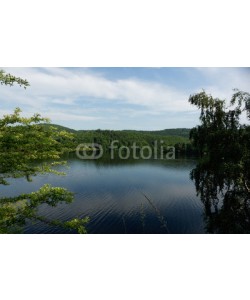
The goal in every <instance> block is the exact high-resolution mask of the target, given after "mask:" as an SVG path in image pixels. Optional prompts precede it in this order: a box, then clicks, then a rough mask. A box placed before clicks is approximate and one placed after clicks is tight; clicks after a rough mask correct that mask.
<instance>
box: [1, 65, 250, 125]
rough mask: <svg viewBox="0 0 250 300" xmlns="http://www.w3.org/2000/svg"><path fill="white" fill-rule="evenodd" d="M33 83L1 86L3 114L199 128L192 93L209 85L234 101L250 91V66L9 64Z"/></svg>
mask: <svg viewBox="0 0 250 300" xmlns="http://www.w3.org/2000/svg"><path fill="white" fill-rule="evenodd" d="M4 70H5V71H6V72H10V73H11V74H13V75H16V76H20V77H22V78H26V79H27V80H28V81H29V82H30V87H29V88H27V89H26V90H25V89H23V88H20V87H18V86H14V87H4V86H1V87H0V100H1V102H0V103H1V104H0V107H1V109H0V116H2V115H4V114H8V113H11V112H12V111H13V109H14V108H15V107H20V108H21V109H22V111H23V114H24V115H25V116H30V115H32V114H33V113H40V114H41V115H42V116H44V117H49V118H50V119H51V122H52V123H56V124H60V125H64V126H68V127H70V128H74V129H98V128H100V129H138V130H159V129H165V128H178V127H188V128H190V127H193V126H195V125H196V124H198V122H199V120H198V118H199V112H198V111H197V110H196V109H195V107H192V106H191V105H190V104H189V103H188V98H189V96H190V94H193V93H196V92H199V91H201V90H202V89H205V91H206V92H207V93H210V94H211V95H212V96H214V97H219V98H223V99H228V100H230V97H231V95H232V89H233V88H238V89H241V90H244V91H248V92H249V91H250V88H249V87H250V68H4Z"/></svg>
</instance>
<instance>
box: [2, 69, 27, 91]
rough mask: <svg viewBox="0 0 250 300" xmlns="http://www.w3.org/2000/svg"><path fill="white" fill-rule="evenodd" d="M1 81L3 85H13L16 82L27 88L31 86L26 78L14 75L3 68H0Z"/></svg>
mask: <svg viewBox="0 0 250 300" xmlns="http://www.w3.org/2000/svg"><path fill="white" fill-rule="evenodd" d="M0 83H1V84H2V85H9V86H13V85H14V83H17V84H18V85H20V86H23V87H24V88H25V89H26V87H28V86H29V82H28V81H27V80H26V79H22V78H20V77H16V76H13V75H11V74H6V73H5V72H4V71H3V70H0Z"/></svg>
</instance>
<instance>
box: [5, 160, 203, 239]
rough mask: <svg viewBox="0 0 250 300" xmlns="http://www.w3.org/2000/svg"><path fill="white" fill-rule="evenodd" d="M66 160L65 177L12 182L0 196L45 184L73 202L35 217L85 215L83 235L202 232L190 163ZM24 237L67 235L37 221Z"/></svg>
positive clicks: (200, 207)
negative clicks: (71, 195)
mask: <svg viewBox="0 0 250 300" xmlns="http://www.w3.org/2000/svg"><path fill="white" fill-rule="evenodd" d="M67 160H68V166H69V168H67V169H66V170H65V171H66V173H67V174H66V175H65V176H56V175H53V174H47V175H38V176H36V177H33V182H27V181H26V180H25V179H23V178H22V179H15V180H14V179H13V180H12V181H11V185H9V186H2V187H1V189H2V194H3V195H4V196H15V195H18V194H20V193H29V192H32V191H36V190H37V189H39V188H40V187H41V186H42V185H44V184H45V183H50V184H51V185H53V186H61V187H66V188H67V189H69V190H70V191H72V192H74V193H75V200H74V202H72V203H71V204H65V203H61V204H59V205H58V206H57V207H49V206H47V205H42V206H41V207H40V209H39V213H40V214H41V215H43V216H46V218H48V219H51V220H53V219H60V220H62V221H66V220H69V219H71V218H74V217H85V216H89V217H90V223H89V224H88V225H87V231H88V233H99V234H105V233H106V234H114V233H119V234H124V233H127V234H130V233H131V234H135V233H137V234H138V233H146V234H147V233H148V234H152V233H154V234H166V233H204V232H205V229H204V228H205V224H204V215H203V214H204V206H203V204H202V202H201V200H200V199H199V197H197V196H196V191H195V185H194V183H193V182H192V180H191V179H190V171H191V170H192V169H193V168H194V167H195V165H196V161H195V160H192V159H175V160H132V161H131V160H121V161H117V160H116V161H112V160H96V161H93V160H92V161H84V160H80V159H77V158H75V157H69V158H67ZM24 233H68V231H66V230H64V229H62V228H60V227H54V226H49V225H47V224H44V223H42V222H40V221H37V222H29V223H27V225H26V226H25V228H24Z"/></svg>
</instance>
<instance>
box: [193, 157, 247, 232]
mask: <svg viewBox="0 0 250 300" xmlns="http://www.w3.org/2000/svg"><path fill="white" fill-rule="evenodd" d="M191 179H192V180H193V181H194V182H195V186H196V191H197V194H198V195H199V196H200V198H201V201H202V202H203V203H204V214H205V219H206V230H207V232H208V233H250V191H249V183H250V177H249V176H248V174H246V173H245V172H244V170H243V169H242V168H241V166H240V165H236V164H232V163H224V162H222V163H219V162H217V163H211V162H209V161H207V162H204V161H203V162H200V163H199V164H198V165H197V166H196V168H194V169H193V170H192V171H191Z"/></svg>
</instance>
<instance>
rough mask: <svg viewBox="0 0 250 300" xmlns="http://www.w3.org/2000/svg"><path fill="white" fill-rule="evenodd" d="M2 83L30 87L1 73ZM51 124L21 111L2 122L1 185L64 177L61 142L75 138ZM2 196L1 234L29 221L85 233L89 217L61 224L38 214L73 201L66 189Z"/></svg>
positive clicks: (52, 188) (0, 210)
mask: <svg viewBox="0 0 250 300" xmlns="http://www.w3.org/2000/svg"><path fill="white" fill-rule="evenodd" d="M0 82H1V83H2V84H5V85H10V86H12V85H13V84H14V83H17V84H19V85H20V86H24V87H27V86H29V83H28V82H27V81H26V80H23V79H21V78H17V77H15V76H12V75H10V74H5V73H4V72H3V71H0ZM48 122H49V120H48V119H46V118H42V117H41V116H40V115H39V114H35V115H34V116H32V117H30V118H25V117H22V116H21V110H20V109H19V108H17V109H16V110H15V111H14V113H13V114H10V115H6V116H4V117H3V118H2V119H0V184H4V185H6V184H9V179H10V178H20V177H25V178H26V179H27V180H28V181H32V176H36V175H37V174H41V173H55V174H58V175H63V173H62V172H58V171H57V170H56V166H57V165H62V164H65V163H66V162H64V161H62V160H61V158H60V157H61V154H62V153H63V152H64V151H65V150H66V148H65V146H63V145H62V144H61V143H60V140H61V139H63V140H71V139H72V137H73V136H72V134H70V133H67V132H65V131H60V130H58V129H57V128H55V127H53V126H44V123H48ZM0 197H1V198H0V233H15V232H21V230H22V228H23V226H24V225H25V224H26V222H27V220H39V221H42V222H45V223H47V224H50V225H54V226H61V227H63V228H66V229H69V230H75V231H77V232H78V233H86V228H85V225H86V224H87V223H88V221H89V219H88V217H86V218H83V219H73V220H69V221H67V222H60V221H58V220H48V219H46V218H44V217H43V216H41V215H39V214H38V208H39V206H40V205H41V204H44V203H46V204H47V205H49V206H56V205H57V204H58V203H60V202H66V203H70V202H72V201H73V199H74V197H73V194H72V193H71V192H69V191H68V190H66V189H65V188H60V187H52V186H50V185H49V184H46V185H44V186H43V187H41V188H40V189H39V190H38V191H37V192H33V193H30V194H22V195H19V196H16V197H3V195H2V196H1V195H0Z"/></svg>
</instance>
